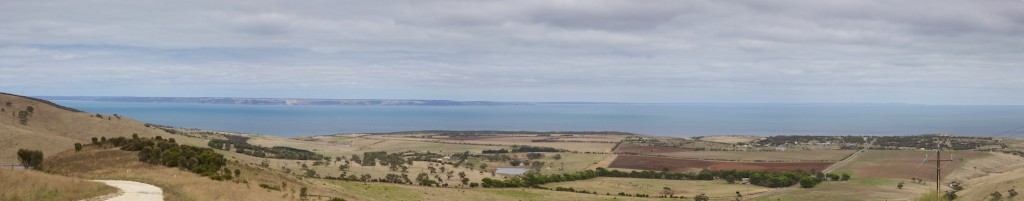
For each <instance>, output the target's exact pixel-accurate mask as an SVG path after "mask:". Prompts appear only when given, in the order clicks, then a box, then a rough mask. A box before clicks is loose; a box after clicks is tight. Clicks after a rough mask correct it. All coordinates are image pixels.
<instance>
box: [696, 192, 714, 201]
mask: <svg viewBox="0 0 1024 201" xmlns="http://www.w3.org/2000/svg"><path fill="white" fill-rule="evenodd" d="M710 199H711V198H709V197H708V196H707V195H704V194H703V193H701V194H700V195H697V196H693V200H694V201H708V200H710Z"/></svg>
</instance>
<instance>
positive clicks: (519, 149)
mask: <svg viewBox="0 0 1024 201" xmlns="http://www.w3.org/2000/svg"><path fill="white" fill-rule="evenodd" d="M516 152H568V150H565V149H557V148H551V147H535V146H512V150H508V149H498V150H493V149H487V150H483V151H481V153H485V154H507V153H516Z"/></svg>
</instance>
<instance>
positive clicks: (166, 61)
mask: <svg viewBox="0 0 1024 201" xmlns="http://www.w3.org/2000/svg"><path fill="white" fill-rule="evenodd" d="M0 5H2V6H0V78H2V81H0V88H4V89H19V90H20V89H31V90H33V91H37V92H35V93H36V94H44V95H61V94H66V93H86V92H96V91H102V93H113V94H107V95H134V94H131V93H155V92H140V91H145V90H143V89H144V88H143V87H151V88H159V89H162V90H163V91H166V93H168V94H164V95H168V96H170V95H189V94H187V93H189V92H188V91H206V90H195V89H193V88H208V89H211V90H212V91H209V92H205V93H216V92H217V90H220V91H222V92H223V91H232V92H231V93H239V94H237V95H244V96H276V95H279V94H290V95H296V96H304V97H316V96H317V95H318V94H316V93H313V92H311V91H317V90H323V91H344V92H346V93H350V94H367V95H372V96H389V97H400V96H403V95H410V94H411V95H416V96H429V97H428V98H468V99H478V98H501V99H508V100H521V99H537V100H547V99H550V100H571V99H582V100H596V101H601V100H617V101H622V100H625V101H641V102H649V101H650V102H701V101H704V102H714V101H725V102H732V99H743V100H750V101H763V102H780V101H781V102H786V101H807V102H815V101H817V100H822V101H839V99H851V100H850V101H846V102H858V101H863V102H927V103H957V104H974V103H993V104H995V103H1000V104H1005V103H1019V102H1024V95H1017V94H1018V93H1015V92H1017V91H1020V90H1022V89H1024V81H1022V80H1024V79H1019V77H1020V76H1021V75H1024V68H1022V67H1021V64H1024V56H1021V55H1024V38H1022V35H1024V2H1021V1H1015V0H980V1H966V0H940V1H923V0H912V1H789V0H784V1H710V0H709V1H616V0H600V1H541V0H537V1H388V2H372V1H371V2H367V1H313V2H303V3H297V2H292V1H274V0H259V1H183V2H174V3H159V2H157V3H154V2H136V1H117V0H96V1H56V2H37V1H21V2H4V3H0ZM15 75H17V76H15ZM52 75H60V76H59V77H61V78H59V79H58V78H54V77H55V76H52ZM72 85H74V86H72ZM173 86H181V88H174V87H173ZM72 88H74V89H75V90H72ZM82 88H85V89H82ZM89 88H92V89H93V90H90V89H89ZM100 88H102V89H108V90H99V89H100ZM186 88H188V90H186ZM289 89H291V90H289ZM118 91H121V92H123V93H129V94H117V92H118ZM261 91H262V92H261ZM493 91H507V92H508V94H502V95H495V94H490V93H491V92H493ZM908 91H915V93H912V94H919V95H916V96H914V95H894V94H906V93H907V92H908ZM299 92H302V93H299ZM947 92H948V93H947ZM225 93H227V92H225ZM71 95H87V94H71ZM968 96H979V97H989V98H986V99H984V100H974V101H971V100H970V99H969V98H965V97H968ZM354 97H359V98H375V97H365V96H357V95H356V96H354ZM630 97H632V98H630ZM801 97H805V98H806V99H804V98H801ZM839 97H842V98H839ZM405 98H416V97H405ZM945 100H948V101H945Z"/></svg>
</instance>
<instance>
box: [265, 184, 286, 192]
mask: <svg viewBox="0 0 1024 201" xmlns="http://www.w3.org/2000/svg"><path fill="white" fill-rule="evenodd" d="M260 188H265V189H268V190H275V191H281V187H278V186H271V185H268V184H260Z"/></svg>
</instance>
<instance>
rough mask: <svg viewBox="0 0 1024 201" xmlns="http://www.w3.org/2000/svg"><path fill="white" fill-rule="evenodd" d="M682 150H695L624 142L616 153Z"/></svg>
mask: <svg viewBox="0 0 1024 201" xmlns="http://www.w3.org/2000/svg"><path fill="white" fill-rule="evenodd" d="M680 151H693V149H687V148H679V147H660V146H643V145H635V144H623V145H619V148H618V149H615V153H636V154H650V153H667V152H680Z"/></svg>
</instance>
